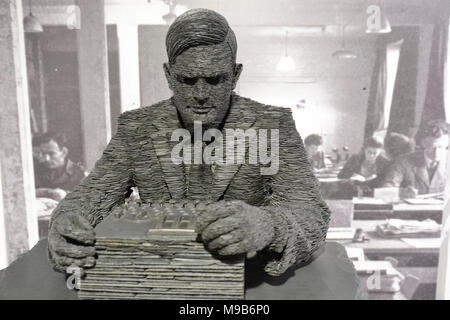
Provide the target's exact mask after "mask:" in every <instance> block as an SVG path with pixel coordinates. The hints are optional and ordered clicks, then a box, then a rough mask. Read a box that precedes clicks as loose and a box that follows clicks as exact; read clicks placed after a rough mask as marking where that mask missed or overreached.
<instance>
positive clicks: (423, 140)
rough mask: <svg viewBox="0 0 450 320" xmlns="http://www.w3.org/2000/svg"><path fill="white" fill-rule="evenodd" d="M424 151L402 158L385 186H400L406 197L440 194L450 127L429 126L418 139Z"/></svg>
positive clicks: (434, 123)
mask: <svg viewBox="0 0 450 320" xmlns="http://www.w3.org/2000/svg"><path fill="white" fill-rule="evenodd" d="M416 141H417V143H419V144H420V146H421V147H422V149H421V150H419V151H416V152H412V153H408V154H405V155H402V156H400V157H399V158H398V159H397V160H396V161H395V162H394V164H393V165H392V167H391V169H390V170H389V172H388V174H387V175H386V179H385V181H384V183H383V187H400V188H402V189H401V196H402V197H403V198H413V197H415V196H416V195H417V194H426V193H440V192H443V191H444V189H445V180H446V165H447V163H446V162H447V152H448V151H447V150H448V146H449V127H448V125H447V123H445V121H443V120H432V121H429V122H428V123H426V124H425V125H424V126H423V127H422V128H421V129H419V133H418V134H417V136H416Z"/></svg>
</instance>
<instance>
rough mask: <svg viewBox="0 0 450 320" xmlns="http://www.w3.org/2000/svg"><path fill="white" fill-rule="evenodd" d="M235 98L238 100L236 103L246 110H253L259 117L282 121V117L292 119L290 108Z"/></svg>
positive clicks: (244, 98) (237, 96)
mask: <svg viewBox="0 0 450 320" xmlns="http://www.w3.org/2000/svg"><path fill="white" fill-rule="evenodd" d="M234 98H235V99H236V103H238V104H239V105H241V106H243V107H245V109H248V110H251V111H252V112H254V113H255V114H256V115H257V116H258V117H263V118H265V119H280V118H282V117H292V111H291V109H290V108H284V107H279V106H273V105H269V104H264V103H261V102H258V101H255V100H252V99H250V98H246V97H242V96H239V95H234Z"/></svg>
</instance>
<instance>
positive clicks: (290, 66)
mask: <svg viewBox="0 0 450 320" xmlns="http://www.w3.org/2000/svg"><path fill="white" fill-rule="evenodd" d="M277 70H278V71H282V72H287V71H294V70H295V62H294V59H292V57H290V56H288V55H285V56H283V57H281V59H280V61H278V64H277Z"/></svg>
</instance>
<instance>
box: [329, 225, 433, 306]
mask: <svg viewBox="0 0 450 320" xmlns="http://www.w3.org/2000/svg"><path fill="white" fill-rule="evenodd" d="M383 222H384V220H355V221H353V222H352V227H353V228H355V229H356V228H361V229H363V230H364V232H365V233H366V236H367V237H368V238H369V239H370V240H369V241H366V242H361V243H355V242H352V241H351V240H340V241H337V242H338V243H340V244H342V245H344V246H345V247H349V248H362V249H363V250H364V255H365V256H366V258H367V259H368V260H385V259H386V257H392V258H395V259H396V260H397V261H398V262H399V263H398V265H397V266H396V267H395V268H396V269H397V270H398V271H400V272H401V273H402V274H403V275H407V274H411V275H414V276H416V277H418V278H419V279H420V280H421V282H420V285H419V287H418V289H417V290H416V293H415V294H414V296H413V299H421V300H422V299H426V300H428V299H434V297H435V291H436V280H437V266H438V261H439V247H438V246H436V247H431V248H416V247H414V246H412V245H410V244H408V243H406V242H404V241H403V240H401V239H387V238H383V237H381V236H379V235H378V234H377V233H376V231H375V228H376V226H377V225H378V224H381V223H383ZM360 279H361V281H362V282H364V281H366V280H367V277H364V276H361V277H360ZM369 297H370V299H375V300H378V299H403V298H404V297H402V295H401V294H400V293H396V294H391V293H375V294H374V293H370V294H369Z"/></svg>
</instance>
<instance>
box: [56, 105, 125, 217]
mask: <svg viewBox="0 0 450 320" xmlns="http://www.w3.org/2000/svg"><path fill="white" fill-rule="evenodd" d="M129 127H133V124H132V120H130V119H129V117H127V114H126V113H125V114H122V115H121V116H120V117H119V125H118V130H117V134H116V135H115V136H114V137H113V138H112V139H111V141H110V142H109V144H108V146H107V147H106V149H105V150H104V152H103V155H102V157H101V158H100V159H99V160H98V161H97V162H96V163H95V167H94V169H93V170H92V172H91V173H90V174H89V175H88V176H87V177H86V178H85V179H84V180H83V181H82V182H81V183H80V184H79V185H78V186H77V187H75V189H74V190H73V191H72V192H70V193H69V194H68V195H67V196H66V197H65V198H64V199H63V200H62V201H61V202H60V203H59V205H58V206H57V207H56V209H55V210H54V211H53V213H52V218H51V222H50V224H51V223H52V222H53V221H54V219H55V218H56V217H57V216H59V215H60V214H65V213H77V214H80V215H82V216H84V217H85V218H86V219H87V220H88V221H89V222H90V224H91V225H92V226H96V225H97V224H98V223H99V222H100V221H101V220H103V218H105V217H106V216H107V215H108V214H109V213H110V211H111V210H112V209H113V208H114V207H115V206H117V205H119V204H121V203H123V202H124V200H125V197H126V194H127V192H128V190H129V189H130V188H131V187H132V186H133V172H132V164H131V159H130V157H129V154H130V153H131V152H130V150H129V149H128V144H127V132H129V131H131V130H130V128H129Z"/></svg>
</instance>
